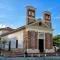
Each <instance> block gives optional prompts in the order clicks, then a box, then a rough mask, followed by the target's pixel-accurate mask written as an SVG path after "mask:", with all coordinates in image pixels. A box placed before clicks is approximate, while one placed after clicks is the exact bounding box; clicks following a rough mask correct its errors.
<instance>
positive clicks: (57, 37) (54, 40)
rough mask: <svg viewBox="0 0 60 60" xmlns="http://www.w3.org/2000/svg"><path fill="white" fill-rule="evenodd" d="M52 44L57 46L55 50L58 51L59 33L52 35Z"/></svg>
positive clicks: (59, 50) (59, 44)
mask: <svg viewBox="0 0 60 60" xmlns="http://www.w3.org/2000/svg"><path fill="white" fill-rule="evenodd" d="M53 45H55V46H56V47H58V48H59V49H58V50H56V51H57V52H60V35H56V36H54V37H53Z"/></svg>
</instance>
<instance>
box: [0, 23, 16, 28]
mask: <svg viewBox="0 0 60 60" xmlns="http://www.w3.org/2000/svg"><path fill="white" fill-rule="evenodd" d="M5 27H10V28H13V29H15V28H16V26H13V25H6V24H5V25H4V24H0V28H5Z"/></svg>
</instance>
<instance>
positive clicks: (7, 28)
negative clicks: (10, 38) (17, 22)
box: [0, 27, 15, 31]
mask: <svg viewBox="0 0 60 60" xmlns="http://www.w3.org/2000/svg"><path fill="white" fill-rule="evenodd" d="M1 30H8V31H12V30H15V29H12V28H10V27H5V28H0V31H1Z"/></svg>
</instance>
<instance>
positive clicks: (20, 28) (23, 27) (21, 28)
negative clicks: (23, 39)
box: [0, 26, 25, 37]
mask: <svg viewBox="0 0 60 60" xmlns="http://www.w3.org/2000/svg"><path fill="white" fill-rule="evenodd" d="M23 29H25V26H22V27H19V28H17V29H15V30H13V31H11V32H8V33H5V34H2V35H0V36H1V37H3V36H6V35H8V34H12V33H15V32H18V31H20V30H23Z"/></svg>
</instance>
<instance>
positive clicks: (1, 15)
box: [0, 0, 60, 35]
mask: <svg viewBox="0 0 60 60" xmlns="http://www.w3.org/2000/svg"><path fill="white" fill-rule="evenodd" d="M28 5H32V6H33V7H35V8H36V18H42V19H43V12H44V11H50V12H51V21H52V27H53V35H58V34H60V0H0V28H3V27H8V26H9V27H12V28H18V27H20V26H23V25H25V23H26V6H28Z"/></svg>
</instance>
